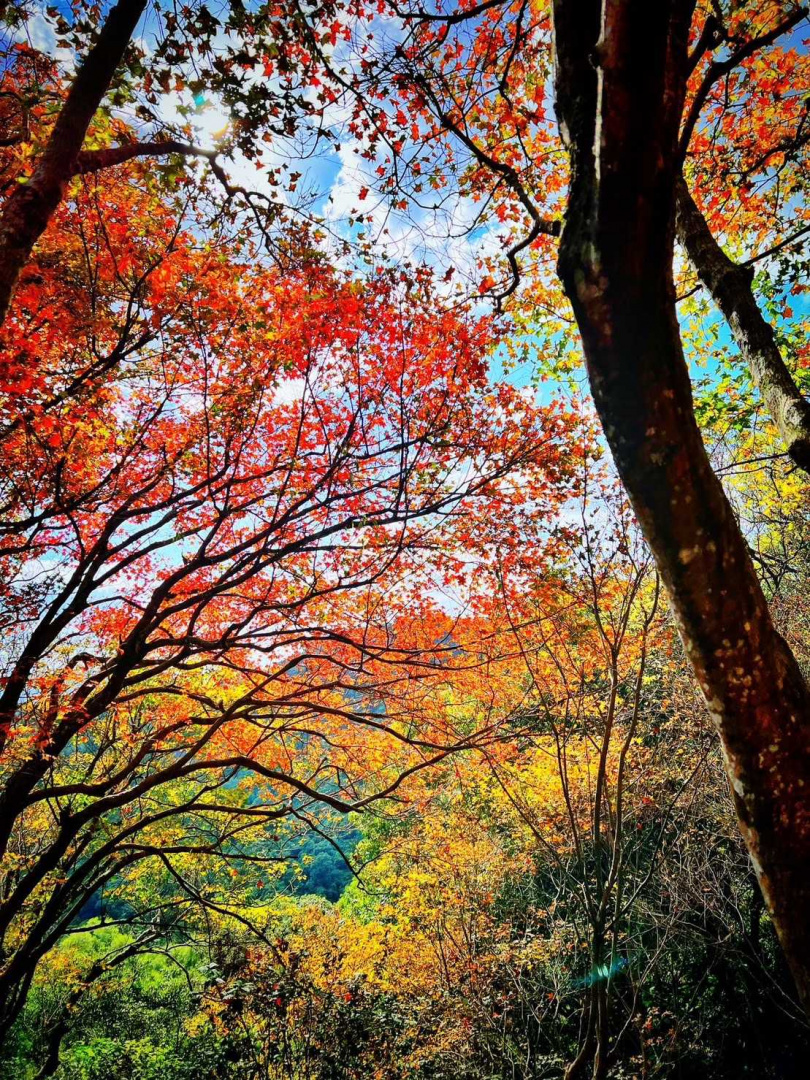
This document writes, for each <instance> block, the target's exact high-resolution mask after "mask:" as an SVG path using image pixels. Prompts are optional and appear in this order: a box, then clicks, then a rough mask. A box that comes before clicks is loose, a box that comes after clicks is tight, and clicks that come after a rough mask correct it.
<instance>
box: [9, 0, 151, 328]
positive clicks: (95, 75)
mask: <svg viewBox="0 0 810 1080" xmlns="http://www.w3.org/2000/svg"><path fill="white" fill-rule="evenodd" d="M145 7H146V0H118V3H117V4H116V6H115V7H114V8H113V9H112V11H111V12H110V14H109V16H108V17H107V21H106V22H105V23H104V26H103V28H102V30H101V33H100V34H99V37H98V41H97V42H96V44H95V45H94V46H93V48H92V49H91V50H90V52H89V53H88V54H87V56H86V58H85V60H84V63H83V64H82V65H81V67H80V68H79V71H78V73H77V75H76V78H75V79H74V80H73V84H72V85H71V88H70V91H69V93H68V96H67V98H66V99H65V104H64V105H63V106H62V109H61V112H60V113H59V116H58V118H57V120H56V123H55V124H54V128H53V131H52V132H51V135H50V138H49V139H48V142H47V144H46V146H45V149H44V150H43V152H42V155H41V156H40V159H39V161H38V162H37V164H36V166H35V168H34V172H33V174H32V175H31V177H30V179H29V180H28V182H27V183H25V184H18V185H17V187H16V188H15V189H14V191H13V193H12V194H11V196H10V197H9V198H8V199H7V200H6V204H5V206H4V207H3V212H2V215H0V325H2V324H3V322H5V318H6V315H7V313H8V308H9V304H10V303H11V297H12V294H13V292H14V287H15V285H16V284H17V279H18V277H19V276H20V271H21V270H22V269H23V267H24V266H25V264H26V262H27V261H28V259H29V257H30V255H31V251H32V249H33V247H34V244H35V243H36V242H37V240H38V239H39V238H40V236H41V235H42V233H43V232H44V231H45V229H46V227H47V225H48V222H49V221H50V219H51V217H52V216H53V213H54V211H55V210H56V208H57V206H58V205H59V203H60V202H61V200H62V197H63V195H64V191H65V185H66V184H67V182H68V181H69V180H70V178H71V177H72V176H74V175H75V174H76V172H77V167H76V163H77V159H78V156H79V152H80V151H81V148H82V144H83V143H84V139H85V136H86V134H87V129H88V127H89V126H90V121H91V120H92V119H93V116H94V115H95V113H96V110H97V109H98V107H99V105H100V104H101V102H102V99H103V98H104V95H105V94H106V92H107V90H108V89H109V86H110V83H111V81H112V78H113V75H114V74H115V71H116V68H117V67H118V65H119V64H120V63H121V60H122V59H123V56H124V52H125V50H126V47H127V45H128V44H129V42H130V39H131V38H132V35H133V33H134V32H135V27H136V26H137V25H138V20H139V19H140V17H141V15H142V14H143V11H144V8H145Z"/></svg>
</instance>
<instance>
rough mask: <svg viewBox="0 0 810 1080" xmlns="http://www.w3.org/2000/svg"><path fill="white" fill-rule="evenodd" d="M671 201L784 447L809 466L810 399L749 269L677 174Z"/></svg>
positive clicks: (681, 237)
mask: <svg viewBox="0 0 810 1080" xmlns="http://www.w3.org/2000/svg"><path fill="white" fill-rule="evenodd" d="M675 205H676V217H675V222H676V235H677V238H678V241H679V243H680V244H681V245H682V246H683V248H684V250H685V251H686V254H687V255H688V256H689V261H690V262H691V263H692V265H693V266H694V268H695V270H696V271H697V275H698V277H699V278H700V280H701V281H702V283H703V284H704V285H705V287H706V288H707V289H708V291H709V293H710V294H711V296H712V298H713V299H714V302H715V303H716V304H717V306H718V308H719V309H720V311H721V312H722V313H723V315H724V316H725V319H726V322H727V323H728V325H729V329H730V330H731V334H732V336H733V338H734V340H735V342H736V343H737V346H738V348H739V350H740V352H741V354H742V356H743V358H744V359H745V360H746V362H747V363H748V366H749V368H750V370H751V377H752V379H753V380H754V384H755V385H756V386H757V387H758V388H759V392H760V393H761V394H762V400H763V401H764V403H765V407H766V408H767V409H768V411H769V413H770V416H771V418H772V420H773V421H774V423H775V424H776V427H777V430H778V431H779V435H780V436H781V438H782V440H783V442H784V444H785V448H786V450H787V452H788V453H789V454H790V456H791V457H792V458H793V460H794V461H795V462H796V464H797V465H799V466H800V467H801V468H802V469H804V471H805V472H810V402H808V401H807V399H806V398H805V397H804V396H803V394H802V393H801V391H800V390H799V388H798V387H797V386H796V383H795V382H794V380H793V376H792V375H791V373H790V371H789V370H788V368H787V365H786V364H785V361H784V360H783V358H782V354H781V353H780V351H779V347H778V345H777V344H776V339H775V337H774V332H773V328H772V327H771V325H770V323H769V322H768V321H767V319H765V317H764V316H763V314H762V312H761V311H760V309H759V305H758V304H757V302H756V298H755V297H754V293H753V290H752V288H751V279H752V273H751V270H750V269H749V268H748V267H747V266H740V265H739V264H738V263H735V262H734V261H733V260H732V259H730V258H729V257H728V255H726V253H725V252H724V251H723V249H722V248H721V247H720V245H719V244H718V242H717V241H716V240H715V238H714V236H713V235H712V232H711V230H710V228H709V226H708V225H707V223H706V219H705V218H704V217H703V214H702V213H701V212H700V210H699V209H698V207H697V205H696V203H695V200H694V199H693V198H692V195H691V193H690V191H689V188H688V187H687V185H686V181H685V180H684V179H683V177H678V178H677V180H676V181H675Z"/></svg>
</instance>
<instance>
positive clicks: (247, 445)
mask: <svg viewBox="0 0 810 1080" xmlns="http://www.w3.org/2000/svg"><path fill="white" fill-rule="evenodd" d="M111 183H113V186H112V187H111V186H109V185H110V184H111ZM205 198H206V196H205V190H204V189H203V190H189V189H188V187H187V186H184V185H181V186H180V187H179V189H178V190H177V192H176V194H172V193H171V189H170V192H169V195H168V196H167V194H166V192H165V191H164V189H163V188H162V186H161V185H157V186H156V185H155V184H154V183H153V180H152V177H151V176H150V174H149V173H148V171H146V170H145V169H144V168H143V167H142V166H141V164H140V163H139V162H137V161H136V162H130V163H128V164H126V165H122V166H120V167H119V171H118V172H117V174H116V175H115V178H114V182H113V181H112V180H111V179H108V177H107V174H104V175H99V176H98V178H96V177H95V175H94V176H93V177H89V178H87V179H85V180H83V181H81V182H80V184H79V185H78V186H77V187H76V188H75V189H74V191H73V193H72V197H71V199H70V200H69V201H64V202H63V203H62V204H61V206H60V207H58V208H57V210H56V213H55V216H54V218H53V219H52V223H51V229H50V231H49V232H48V233H46V235H45V236H44V237H43V240H42V242H41V244H40V246H39V248H38V250H37V253H36V255H35V257H34V259H33V261H32V262H31V264H30V265H29V268H28V269H27V270H26V272H25V274H24V276H23V277H22V278H21V279H20V282H19V284H18V288H17V292H16V296H15V306H14V309H13V310H12V312H11V313H10V314H9V317H8V319H7V321H6V324H5V327H4V336H5V350H6V351H5V356H4V381H3V391H4V400H3V406H2V422H3V429H2V437H3V459H4V477H3V505H4V515H3V530H2V545H1V546H0V558H2V561H3V568H4V569H3V581H4V585H3V591H2V600H3V629H4V635H5V638H6V642H7V651H6V655H7V659H6V665H5V671H4V674H3V686H2V696H1V697H0V711H1V712H2V743H3V783H2V792H1V793H0V801H1V802H2V821H3V828H2V842H3V848H4V852H5V870H4V872H5V875H6V876H5V887H4V894H3V903H2V916H1V917H0V922H2V930H3V934H4V965H3V972H2V991H3V1007H4V1023H5V1024H6V1025H8V1023H10V1022H11V1021H12V1020H13V1019H14V1017H15V1016H16V1014H17V1012H18V1011H19V1009H20V1007H21V1005H22V1003H23V1001H24V998H25V994H26V991H27V988H28V986H29V984H30V981H31V978H32V977H33V974H34V971H35V969H36V965H37V962H38V961H39V960H40V958H41V957H42V956H43V955H44V954H45V953H46V952H47V951H48V950H49V949H50V948H52V947H53V945H54V943H55V942H56V941H58V939H59V937H60V936H61V935H63V934H64V933H65V932H66V930H67V928H68V927H69V926H70V925H71V922H72V921H73V919H74V918H75V917H76V915H77V913H78V912H80V911H81V910H82V908H83V907H84V906H85V905H86V904H87V902H88V901H89V899H90V898H91V897H92V896H93V895H95V894H97V893H98V891H99V890H100V889H108V890H109V889H114V890H118V892H121V891H122V890H123V891H125V892H127V893H128V895H130V897H133V896H134V892H133V890H135V889H136V888H137V883H138V880H139V875H140V874H141V871H140V870H139V867H140V865H141V864H142V863H143V862H144V861H146V862H154V861H155V860H157V861H159V862H160V863H162V864H163V866H164V867H165V869H166V870H167V871H168V872H169V873H170V875H171V877H172V879H173V881H174V885H175V887H176V889H177V890H179V891H180V894H181V895H182V896H185V898H186V899H193V900H194V901H195V902H197V903H202V904H210V905H213V906H215V907H220V906H221V903H222V901H221V898H220V896H219V893H220V892H221V890H222V889H223V888H226V892H227V882H228V880H229V879H228V878H227V876H226V877H225V878H224V879H223V878H222V877H221V876H220V877H219V878H217V872H215V871H212V874H213V877H212V878H211V881H210V882H209V883H208V884H209V885H210V887H211V890H212V896H207V895H206V887H205V886H203V885H201V884H198V885H195V884H194V883H193V880H192V878H195V874H196V875H197V876H198V874H199V871H196V872H195V874H192V875H191V877H189V874H190V873H191V868H193V867H194V866H197V867H199V866H201V865H203V864H204V862H205V860H206V858H207V857H209V858H212V859H214V860H215V861H219V862H224V863H225V864H228V863H230V864H232V865H234V866H236V867H239V866H244V865H247V866H249V865H251V863H255V864H257V865H261V864H262V863H263V862H268V863H270V864H272V863H273V861H274V860H275V859H276V858H277V856H275V855H274V854H273V853H272V852H270V853H268V851H267V850H266V846H267V839H266V838H267V835H268V832H267V826H268V823H272V822H274V821H276V820H278V819H281V818H284V817H286V816H288V815H294V816H296V817H297V818H299V819H301V820H307V817H308V815H309V813H310V812H311V808H312V807H313V806H318V805H320V804H323V805H326V806H328V807H331V808H333V809H334V810H337V811H340V812H343V813H346V812H348V811H349V810H350V809H354V808H359V807H362V806H364V805H367V804H368V803H369V802H371V801H373V800H375V799H378V798H381V797H383V796H391V795H393V793H394V792H396V790H397V788H398V787H399V786H400V785H401V784H402V783H403V781H404V779H405V778H406V777H408V776H409V775H411V774H413V773H414V772H416V771H418V770H420V769H422V768H425V767H427V766H429V765H430V764H431V763H433V762H436V761H438V760H441V759H442V758H443V757H445V756H446V755H447V754H448V753H451V752H454V751H456V750H458V749H460V748H463V747H465V746H469V745H473V744H475V743H477V742H478V741H480V740H484V741H486V740H489V739H492V738H497V737H498V729H499V725H500V724H501V723H502V722H503V719H504V717H503V715H502V714H501V713H500V712H499V710H498V708H497V705H496V704H494V703H493V705H492V707H491V708H490V710H489V712H488V714H486V715H480V716H477V717H476V718H475V720H474V722H470V723H466V724H462V723H460V722H454V721H453V719H452V717H448V716H447V715H446V714H445V713H444V712H442V711H437V710H436V707H435V703H434V702H435V697H436V694H438V693H439V691H440V688H441V687H442V686H445V687H446V686H448V685H452V679H453V677H454V671H455V669H457V668H458V669H460V674H459V677H461V672H463V669H464V668H465V666H469V667H471V668H478V667H480V665H481V664H482V663H486V662H488V660H490V659H492V658H493V657H494V656H495V655H497V651H498V648H499V646H498V644H497V642H495V641H493V640H490V641H489V642H487V641H483V642H478V631H477V630H476V625H475V619H474V618H473V617H472V616H469V617H468V616H466V615H465V611H467V610H469V609H470V605H472V610H473V611H474V608H475V603H476V601H475V597H476V595H477V594H476V587H475V581H474V574H473V564H472V563H471V561H470V560H471V559H474V558H478V559H480V558H483V557H485V553H486V552H487V551H488V550H490V549H491V548H493V547H494V546H497V544H498V543H499V542H500V540H499V537H501V536H502V534H506V533H507V532H508V530H510V529H517V528H519V531H520V533H521V534H522V535H523V537H524V540H525V542H526V543H528V544H529V547H530V549H531V550H533V551H534V552H535V554H534V556H533V558H536V559H537V560H539V561H538V564H537V565H538V566H539V565H540V562H542V560H543V559H544V558H545V557H547V553H548V552H551V551H552V550H553V547H554V541H553V538H552V537H550V536H549V534H548V530H547V522H548V519H549V516H550V515H551V513H552V512H553V510H554V508H555V507H556V506H557V505H559V503H560V500H564V499H565V498H566V497H567V493H568V492H569V491H570V490H571V486H572V483H573V473H572V461H573V460H574V459H573V458H571V457H570V456H569V453H568V452H569V451H570V450H571V449H572V448H575V446H576V442H575V438H576V436H575V428H576V420H575V418H574V417H573V416H571V415H570V414H567V413H565V412H564V411H563V410H562V409H561V408H560V407H558V406H556V405H554V406H551V407H548V408H545V409H537V408H536V407H535V406H533V405H532V404H531V403H530V402H529V401H528V400H527V399H526V398H525V397H524V396H522V395H521V394H520V393H519V392H518V391H516V390H514V389H513V388H511V387H509V386H506V385H501V386H499V387H494V388H488V386H487V382H486V368H485V357H486V354H487V352H488V351H489V350H490V349H491V348H492V347H493V344H494V342H495V341H496V340H497V332H496V328H495V327H494V326H493V325H492V322H491V320H489V319H486V318H484V319H476V318H473V317H472V316H471V315H469V314H467V313H465V312H463V311H452V310H450V309H447V310H445V311H442V310H440V309H439V308H437V305H436V300H435V297H434V294H433V292H432V289H431V284H430V280H429V276H424V275H421V276H420V275H417V276H416V277H415V278H410V279H409V278H408V277H407V276H405V277H403V276H402V275H401V274H399V273H397V272H391V273H386V272H380V273H378V274H373V275H372V276H371V277H370V278H369V279H367V280H365V281H361V280H355V279H353V278H352V277H351V276H347V275H342V274H340V273H338V272H336V271H334V270H331V269H329V268H328V267H327V266H326V265H325V264H324V263H323V262H322V261H320V260H318V259H317V258H312V257H307V256H305V257H304V258H303V259H302V261H301V265H300V267H299V268H298V269H293V268H291V267H290V266H288V267H287V268H286V269H285V272H284V273H283V274H280V273H279V272H277V271H275V270H273V269H271V268H267V267H265V266H264V265H263V264H262V263H261V261H259V262H258V263H257V262H255V261H254V258H253V256H254V248H253V241H252V240H251V238H250V235H249V234H246V233H245V232H244V231H243V230H241V229H239V228H238V227H237V228H236V229H234V228H233V227H232V226H231V225H230V224H229V223H228V222H227V221H225V222H221V223H220V225H219V227H218V229H217V230H216V231H215V232H214V233H211V232H210V231H209V232H208V233H207V234H206V235H205V237H204V238H203V237H200V235H199V228H200V226H201V223H203V222H204V220H205ZM138 221H141V222H143V226H142V227H141V228H137V227H133V226H135V225H136V223H137V222H138ZM563 449H565V450H566V453H565V454H564V453H563V452H562V451H563ZM518 469H519V470H520V482H519V483H518V482H517V479H515V480H513V477H516V471H517V470H518ZM473 534H475V538H474V540H473ZM532 536H533V537H534V540H532V539H531V538H532ZM527 550H528V549H527ZM442 582H443V583H444V585H445V587H446V588H448V589H455V590H456V592H457V593H458V596H459V603H460V604H461V607H460V608H459V611H458V612H457V613H456V614H449V613H448V612H447V611H445V610H443V608H442V607H441V606H440V605H438V604H437V603H436V602H435V601H434V600H432V599H431V590H434V589H435V588H436V587H437V586H438V585H439V584H440V583H442ZM459 653H460V654H461V655H460V657H459V655H458V654H459ZM459 692H460V691H459ZM189 860H190V862H189ZM144 872H145V873H147V875H148V873H149V872H150V871H144ZM195 879H196V878H195ZM174 903H175V902H174V901H171V902H170V901H169V900H167V899H166V898H165V897H163V898H161V897H160V896H158V898H157V899H156V900H153V901H152V903H151V907H150V906H149V905H147V907H148V908H149V910H150V911H154V912H156V913H158V914H160V913H161V912H165V911H166V910H167V909H171V908H172V907H173V906H174ZM142 917H143V918H146V915H145V914H144V915H143V916H142ZM167 925H169V928H170V924H167Z"/></svg>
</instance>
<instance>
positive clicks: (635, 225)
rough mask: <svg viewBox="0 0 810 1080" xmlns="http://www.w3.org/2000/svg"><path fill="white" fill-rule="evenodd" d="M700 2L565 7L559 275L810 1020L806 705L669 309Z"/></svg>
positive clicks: (559, 34) (577, 0) (558, 18)
mask: <svg viewBox="0 0 810 1080" xmlns="http://www.w3.org/2000/svg"><path fill="white" fill-rule="evenodd" d="M693 6H694V0H659V2H657V3H655V4H651V3H649V0H604V2H603V3H600V0H586V2H583V0H555V4H554V20H555V27H554V31H555V49H556V67H557V70H556V94H557V111H558V117H559V121H560V126H561V130H562V132H563V136H564V138H565V139H566V142H567V144H568V147H569V153H570V158H571V166H572V179H571V188H570V194H569V206H568V214H567V218H566V223H565V227H564V230H563V236H562V241H561V252H560V263H559V273H560V276H561V279H562V281H563V283H564V285H565V288H566V291H567V293H568V295H569V297H570V299H571V302H572V304H573V307H574V312H575V315H576V319H577V323H578V325H579V329H580V332H581V335H582V341H583V346H584V351H585V356H586V361H587V365H588V374H589V379H590V384H591V389H592V392H593V396H594V400H595V403H596V407H597V409H598V411H599V415H600V417H601V420H602V424H603V427H604V431H605V435H606V437H607V440H608V442H609V444H610V447H611V450H612V452H613V457H614V460H615V462H616V466H617V469H618V471H619V473H620V475H621V478H622V480H623V482H624V484H625V487H626V489H627V492H628V494H629V496H630V499H631V501H632V503H633V507H634V509H635V512H636V514H637V516H638V519H639V521H640V523H641V526H642V528H643V530H644V533H645V535H646V538H647V540H648V542H649V543H650V546H651V548H652V550H653V553H654V555H655V558H656V561H657V564H658V567H659V570H660V572H661V576H662V579H663V581H664V583H665V584H666V586H667V589H668V591H669V595H670V597H671V601H672V606H673V609H674V612H675V615H676V618H677V620H678V623H679V628H680V632H681V635H682V638H683V641H684V644H685V647H686V651H687V654H688V656H689V658H690V661H691V663H692V666H693V668H694V670H695V672H696V675H697V678H698V680H699V682H700V685H701V687H702V689H703V692H704V694H705V697H706V701H707V703H708V706H709V710H710V712H711V715H712V718H713V720H714V722H715V724H716V726H717V729H718V732H719V734H720V738H721V742H722V746H723V751H724V755H725V760H726V765H727V769H728V774H729V779H730V781H731V786H732V789H733V795H734V800H735V804H736V809H737V814H738V817H739V821H740V827H741V829H742V832H743V835H744V837H745V841H746V843H747V845H748V849H749V852H750V853H751V858H752V860H753V862H754V866H755V868H756V870H757V875H758V878H759V881H760V885H761V888H762V891H763V895H764V897H765V901H766V903H767V904H768V907H769V909H770V911H771V914H772V917H773V920H774V924H775V926H776V929H777V932H778V934H779V937H780V940H781V942H782V946H783V948H784V950H785V953H786V956H787V958H788V961H789V963H790V965H791V968H792V971H793V974H794V977H795V979H796V984H797V987H798V990H799V994H800V996H801V998H802V1001H803V1003H804V1005H805V1008H807V1009H809V1010H810V919H808V917H807V914H808V911H810V801H809V798H808V793H810V731H808V715H809V712H810V693H809V692H808V687H807V685H806V683H805V680H804V678H803V676H802V674H801V671H800V670H799V667H798V664H797V663H796V660H795V658H794V656H793V655H792V653H791V652H790V649H789V648H788V647H787V645H786V643H785V642H784V640H783V639H782V638H781V637H780V635H779V634H778V633H777V632H776V630H775V628H774V626H773V623H772V621H771V617H770V613H769V611H768V606H767V603H766V601H765V598H764V596H763V593H762V590H761V588H760V585H759V582H758V580H757V577H756V574H755V572H754V569H753V566H752V564H751V561H750V559H749V556H748V551H747V548H746V544H745V540H744V538H743V536H742V534H741V532H740V530H739V527H738V525H737V523H736V521H735V518H734V515H733V513H732V510H731V507H730V505H729V503H728V500H727V499H726V497H725V494H724V492H723V489H722V487H721V485H720V482H719V481H718V479H717V477H716V476H715V474H714V472H713V470H712V468H711V465H710V463H709V459H708V456H707V454H706V451H705V448H704V446H703V442H702V439H701V436H700V432H699V430H698V427H697V423H696V421H695V416H694V408H693V402H692V392H691V385H690V381H689V375H688V371H687V367H686V363H685V360H684V356H683V350H682V346H681V340H680V334H679V329H678V323H677V318H676V311H675V290H674V284H673V275H672V256H673V244H674V189H675V181H676V176H677V174H678V162H677V139H678V132H679V125H680V120H681V111H682V107H683V96H684V82H685V70H686V58H687V37H688V32H689V24H690V21H691V16H692V10H693Z"/></svg>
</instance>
